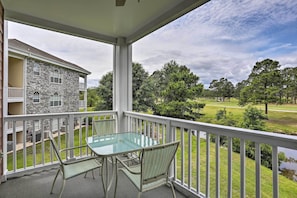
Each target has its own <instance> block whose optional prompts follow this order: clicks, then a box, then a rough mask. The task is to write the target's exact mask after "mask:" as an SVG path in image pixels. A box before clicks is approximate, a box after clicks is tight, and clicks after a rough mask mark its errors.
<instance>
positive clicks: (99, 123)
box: [92, 119, 116, 135]
mask: <svg viewBox="0 0 297 198" xmlns="http://www.w3.org/2000/svg"><path fill="white" fill-rule="evenodd" d="M92 126H93V135H107V134H112V133H115V131H116V121H115V119H108V120H94V121H93V123H92Z"/></svg>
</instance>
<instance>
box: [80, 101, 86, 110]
mask: <svg viewBox="0 0 297 198" xmlns="http://www.w3.org/2000/svg"><path fill="white" fill-rule="evenodd" d="M85 104H86V102H85V101H84V100H79V107H80V108H83V107H85Z"/></svg>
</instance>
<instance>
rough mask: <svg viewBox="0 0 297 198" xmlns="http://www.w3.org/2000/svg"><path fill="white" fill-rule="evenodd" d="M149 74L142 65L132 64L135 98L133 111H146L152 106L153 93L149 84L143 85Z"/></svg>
mask: <svg viewBox="0 0 297 198" xmlns="http://www.w3.org/2000/svg"><path fill="white" fill-rule="evenodd" d="M148 76H149V74H148V72H146V71H145V70H144V68H143V67H142V65H141V64H139V63H132V97H133V110H134V111H138V112H139V111H146V110H147V109H148V108H149V106H150V105H151V104H150V102H147V101H150V97H152V95H151V92H152V91H153V90H152V89H150V87H148V85H149V82H146V85H143V84H144V82H145V81H146V79H147V78H148Z"/></svg>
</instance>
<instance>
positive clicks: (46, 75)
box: [25, 58, 79, 114]
mask: <svg viewBox="0 0 297 198" xmlns="http://www.w3.org/2000/svg"><path fill="white" fill-rule="evenodd" d="M35 62H36V63H38V64H39V65H40V75H35V74H34V73H33V65H34V63H35ZM54 70H58V71H59V73H60V74H61V78H62V83H52V82H50V77H51V73H52V72H54ZM25 73H26V74H25V75H26V81H27V82H26V85H27V86H26V93H25V94H26V101H25V103H26V113H27V114H40V113H62V112H76V111H79V73H78V72H75V71H72V70H69V69H66V68H62V67H59V66H55V65H52V64H50V63H46V62H43V61H39V60H36V59H33V58H28V59H27V68H26V72H25ZM35 92H38V93H39V103H35V102H33V94H34V93H35ZM54 93H58V95H59V96H62V106H58V107H53V106H50V97H51V96H53V95H54Z"/></svg>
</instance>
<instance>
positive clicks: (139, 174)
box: [114, 141, 179, 198]
mask: <svg viewBox="0 0 297 198" xmlns="http://www.w3.org/2000/svg"><path fill="white" fill-rule="evenodd" d="M178 145H179V141H176V142H172V143H167V144H162V145H157V146H152V147H148V148H145V149H142V151H141V153H140V162H139V163H138V164H137V165H132V166H128V165H127V164H126V161H123V160H121V159H119V158H118V157H117V163H116V165H117V166H118V163H120V164H121V165H122V166H123V167H122V168H119V169H118V168H117V170H119V171H122V172H123V173H124V174H125V175H126V176H127V177H128V178H129V179H130V181H131V182H132V183H133V184H134V186H135V187H136V188H137V190H138V191H139V193H138V197H140V195H141V193H142V192H145V191H149V190H152V189H154V188H157V187H159V186H161V185H165V184H169V185H170V186H171V190H172V194H173V197H174V198H175V197H176V195H175V191H174V187H173V184H172V183H171V181H170V180H169V179H168V171H169V167H170V165H171V162H172V160H173V159H174V156H175V154H176V151H177V148H178ZM117 182H118V174H117V175H116V184H115V185H116V186H115V193H114V196H115V197H116V190H117Z"/></svg>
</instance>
